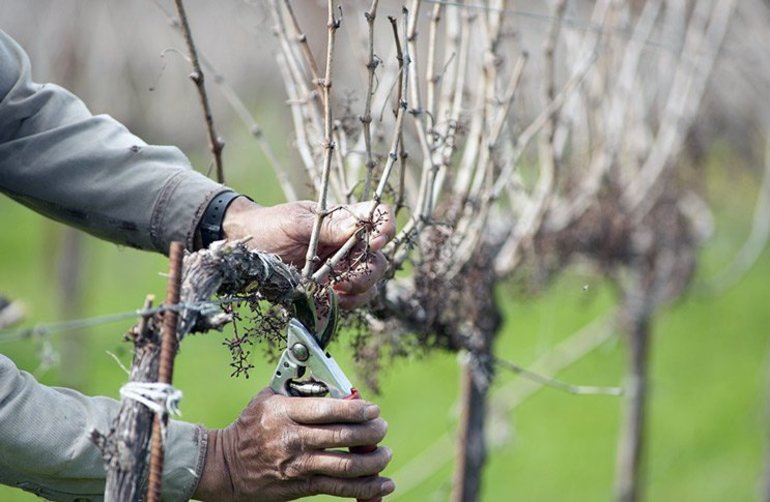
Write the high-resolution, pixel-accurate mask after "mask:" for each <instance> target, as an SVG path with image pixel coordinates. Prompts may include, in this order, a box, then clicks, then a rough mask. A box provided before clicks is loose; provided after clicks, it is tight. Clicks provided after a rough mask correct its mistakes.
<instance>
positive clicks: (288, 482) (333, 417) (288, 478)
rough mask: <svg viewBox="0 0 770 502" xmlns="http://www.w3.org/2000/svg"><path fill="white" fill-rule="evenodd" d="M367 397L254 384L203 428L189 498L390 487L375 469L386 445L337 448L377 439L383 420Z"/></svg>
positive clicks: (274, 496) (375, 492) (384, 460)
mask: <svg viewBox="0 0 770 502" xmlns="http://www.w3.org/2000/svg"><path fill="white" fill-rule="evenodd" d="M379 414H380V410H379V408H378V407H377V406H376V405H374V404H371V403H369V402H367V401H362V400H350V401H347V400H342V399H330V398H309V397H307V398H304V397H303V398H299V397H286V396H282V395H279V394H275V393H274V392H273V391H272V390H270V389H265V390H263V391H262V392H260V393H259V394H258V395H257V396H256V397H255V398H254V399H252V401H251V402H250V403H249V405H248V406H247V407H246V409H245V410H243V412H242V413H241V416H240V417H238V419H237V420H236V421H235V422H233V423H232V424H231V425H230V426H229V427H227V428H225V429H221V430H210V431H208V450H207V452H206V461H205V464H204V467H203V473H202V475H201V479H200V482H199V484H198V489H197V490H196V492H195V495H194V498H196V499H198V500H203V501H214V500H216V501H239V502H240V501H256V500H259V501H283V500H292V499H296V498H300V497H307V496H311V495H319V494H325V495H335V496H338V497H348V498H359V499H370V498H375V497H381V496H384V495H387V494H389V493H391V492H393V490H394V489H395V485H394V484H393V481H391V480H390V479H387V478H383V477H380V476H377V474H378V473H379V472H381V471H382V470H383V469H384V468H385V466H387V464H388V462H390V457H391V452H390V450H389V449H388V448H383V447H379V448H377V449H376V450H375V451H373V452H371V453H348V452H347V451H340V450H341V449H343V448H348V447H350V446H364V445H370V444H377V443H379V442H380V441H382V439H383V438H384V437H385V433H386V432H387V428H388V426H387V423H386V422H385V421H384V420H383V419H381V418H379Z"/></svg>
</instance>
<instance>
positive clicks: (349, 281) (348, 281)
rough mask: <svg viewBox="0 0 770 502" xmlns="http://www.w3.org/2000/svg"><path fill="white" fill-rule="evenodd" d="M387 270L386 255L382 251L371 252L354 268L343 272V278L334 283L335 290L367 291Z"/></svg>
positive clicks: (344, 292)
mask: <svg viewBox="0 0 770 502" xmlns="http://www.w3.org/2000/svg"><path fill="white" fill-rule="evenodd" d="M387 270H388V260H387V258H385V255H384V254H382V253H380V252H377V253H370V254H369V255H368V256H367V257H366V259H365V260H362V262H361V263H359V264H357V265H356V266H355V267H354V268H353V269H352V270H348V271H345V272H344V273H343V274H341V280H340V282H338V283H337V284H335V285H334V290H335V291H336V292H337V293H340V294H346V295H357V294H361V293H365V292H366V291H368V290H369V289H371V288H372V286H374V285H375V284H376V283H377V281H378V280H380V278H381V277H382V276H383V275H384V274H385V272H386V271H387Z"/></svg>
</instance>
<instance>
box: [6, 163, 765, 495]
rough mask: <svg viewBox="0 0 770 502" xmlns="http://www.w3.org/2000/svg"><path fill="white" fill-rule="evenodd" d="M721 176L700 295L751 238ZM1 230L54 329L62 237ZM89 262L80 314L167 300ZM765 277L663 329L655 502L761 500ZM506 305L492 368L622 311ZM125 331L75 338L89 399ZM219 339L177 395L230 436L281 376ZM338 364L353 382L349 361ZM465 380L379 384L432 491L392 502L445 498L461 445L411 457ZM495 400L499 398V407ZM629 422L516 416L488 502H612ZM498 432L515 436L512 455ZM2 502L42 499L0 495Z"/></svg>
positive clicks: (394, 435) (585, 379)
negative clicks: (247, 365)
mask: <svg viewBox="0 0 770 502" xmlns="http://www.w3.org/2000/svg"><path fill="white" fill-rule="evenodd" d="M232 157H233V158H231V159H230V161H231V162H232V163H234V164H238V163H241V164H247V160H248V164H249V165H253V163H254V162H255V161H254V159H258V157H257V156H256V154H255V153H254V152H234V153H232ZM249 169H251V167H250V168H249ZM721 173H722V171H716V170H714V172H713V174H715V175H716V178H715V179H716V181H715V186H716V187H718V190H717V191H715V193H716V194H718V196H719V197H718V198H717V197H716V196H715V200H714V203H715V206H716V207H717V211H718V216H719V218H718V227H717V228H718V232H717V235H716V237H715V239H714V240H713V241H712V242H711V243H710V244H709V246H708V247H707V248H706V249H705V251H704V253H703V266H702V270H701V272H700V275H699V280H700V281H701V282H702V281H705V280H706V279H707V278H708V277H711V276H713V275H714V274H715V273H716V272H717V271H718V270H720V269H721V267H722V266H723V265H724V264H725V263H726V262H727V261H728V260H729V258H730V257H731V255H732V253H733V252H734V251H735V249H736V247H737V246H738V245H739V244H740V242H741V241H740V239H742V238H744V237H745V235H746V233H747V231H748V228H747V223H746V221H747V215H748V214H749V213H750V210H751V204H752V198H753V192H752V190H753V189H752V187H751V182H750V180H749V179H748V178H746V177H745V176H742V175H740V173H738V174H736V173H730V174H721ZM728 176H729V178H728ZM234 178H235V183H234V184H235V185H236V187H242V189H243V190H244V191H247V192H249V193H251V194H254V195H257V196H258V195H260V194H265V196H264V198H262V199H261V200H264V201H266V202H277V201H278V197H277V196H276V195H275V194H276V193H277V191H276V190H275V184H274V182H272V181H271V179H272V177H271V176H270V175H269V174H265V175H264V176H261V177H259V179H261V180H262V184H261V185H260V186H258V187H248V186H246V185H247V183H249V180H253V179H255V174H253V173H249V172H248V171H244V172H242V173H237V174H236V175H235V177H234ZM727 179H730V180H731V181H730V183H729V184H727V183H726V180H727ZM748 194H751V195H750V196H749V195H748ZM0 221H2V222H3V224H4V229H6V228H12V231H7V230H6V231H4V232H1V233H0V250H1V252H2V257H3V259H2V260H0V292H2V293H4V294H6V295H9V296H11V297H13V298H18V299H21V300H23V301H24V302H25V303H26V304H27V306H28V307H29V316H28V317H29V322H42V321H51V320H57V319H58V314H57V307H56V305H57V293H56V286H55V285H56V279H55V277H56V272H55V271H56V268H55V265H54V263H55V259H56V255H57V253H56V248H55V241H56V239H55V236H56V235H57V234H58V233H60V232H61V228H60V227H59V225H57V224H52V223H49V222H45V221H44V220H43V219H42V218H40V217H38V216H36V215H34V214H33V213H31V212H30V211H28V210H26V209H24V208H22V207H20V206H18V205H16V204H14V203H12V201H10V200H9V199H6V198H0ZM85 259H86V269H87V272H86V273H85V284H86V288H85V305H86V307H85V312H84V313H83V315H88V316H91V315H98V314H104V313H108V312H116V311H126V310H132V309H135V308H136V307H138V306H139V305H140V304H141V302H142V300H143V298H144V295H145V294H146V293H148V292H153V293H155V294H156V295H157V296H158V297H161V296H162V292H163V290H164V278H163V277H162V276H161V275H160V274H159V272H163V271H164V270H165V269H166V263H165V259H163V258H162V257H159V256H153V255H150V254H147V253H142V252H139V251H135V250H132V249H125V248H119V247H116V246H114V245H111V244H107V243H103V242H99V241H97V240H96V239H93V238H90V237H89V238H87V240H86V249H85ZM769 277H770V253H768V252H765V254H764V255H763V256H762V257H761V259H760V260H759V262H758V263H756V264H755V266H754V267H753V268H752V269H751V271H750V273H749V274H748V275H747V276H746V277H744V278H743V280H742V281H741V282H740V283H739V284H737V285H736V286H735V287H733V288H731V289H730V290H728V291H727V292H726V293H725V294H724V295H722V296H720V297H716V298H714V297H708V296H706V295H705V294H703V293H702V291H704V289H703V288H701V287H699V286H696V288H695V289H694V290H693V291H692V293H691V294H690V295H689V296H688V297H686V298H684V299H683V300H681V301H680V302H679V303H677V304H676V305H673V306H671V307H669V308H666V309H664V310H663V311H662V312H660V314H659V315H658V317H657V318H656V321H655V324H654V329H655V336H654V341H653V345H652V391H653V394H652V398H651V403H650V427H649V432H650V443H649V450H648V456H647V459H646V466H647V479H648V486H647V489H646V493H647V499H648V500H655V501H658V500H664V501H668V500H698V501H724V500H752V499H754V498H755V496H756V494H757V493H758V489H759V486H760V484H759V482H760V473H761V467H762V452H763V437H764V436H763V422H764V421H765V416H764V414H763V407H764V405H765V399H764V396H765V395H766V394H767V388H766V380H767V378H766V375H767V362H768V361H767V354H768V335H770V308H768V301H767V291H768V286H767V284H768V278H769ZM584 285H588V286H589V287H588V290H585V288H584V287H583V286H584ZM498 296H499V299H500V301H501V303H502V305H503V307H504V311H505V314H506V321H505V325H504V327H503V330H502V334H501V336H500V338H499V342H498V345H497V349H498V354H499V355H501V356H502V357H505V358H506V359H509V360H511V361H514V362H517V363H520V364H529V363H531V362H532V361H534V360H536V359H537V358H538V357H540V356H542V355H543V354H546V353H548V351H549V350H550V349H551V348H552V347H553V346H554V345H555V344H557V343H558V342H559V341H561V340H563V339H565V338H567V337H568V336H570V334H572V333H573V332H575V331H576V330H577V329H579V328H580V327H582V326H583V325H584V324H586V323H588V322H590V321H591V320H592V319H594V318H596V317H597V316H599V315H601V314H603V313H605V312H607V311H608V310H609V309H610V308H611V307H612V305H613V302H614V298H613V294H612V291H611V290H610V289H609V288H608V287H607V286H606V285H605V284H603V283H601V282H598V281H596V280H595V279H594V278H591V277H585V276H581V275H579V274H577V273H572V274H570V275H566V276H564V277H562V278H561V279H559V280H558V281H557V282H556V283H555V284H553V285H552V286H551V287H550V288H549V290H548V291H547V292H546V293H544V294H543V295H542V296H541V297H539V298H536V299H531V300H523V299H520V298H518V297H517V295H516V294H515V292H513V290H512V288H509V287H502V288H500V290H499V291H498ZM130 324H131V322H119V323H115V324H111V325H104V326H98V327H94V328H90V329H89V330H87V332H85V333H81V334H76V335H69V336H75V337H78V339H80V340H82V344H83V347H84V349H83V355H82V360H80V361H78V364H80V365H82V366H83V367H84V371H85V374H86V375H87V379H86V380H85V381H83V382H82V383H81V384H80V385H79V388H80V390H82V391H84V392H86V393H90V394H105V395H110V396H113V397H114V396H116V395H117V390H118V388H119V386H120V385H121V383H122V382H123V381H124V380H125V375H124V374H123V373H122V371H121V370H120V369H119V368H118V366H117V365H116V363H115V362H114V361H113V360H112V359H111V357H109V356H108V355H107V354H106V353H105V351H107V350H109V351H112V352H115V353H117V354H119V355H120V356H121V359H122V360H123V361H124V362H125V363H128V361H129V357H130V356H129V347H128V346H127V345H126V344H125V343H124V342H122V341H121V335H122V333H123V332H124V331H125V330H126V329H127V328H128V327H129V326H130ZM221 340H222V335H220V334H210V335H206V336H193V337H190V338H188V339H187V340H186V341H185V342H184V344H183V346H182V352H181V353H180V355H179V358H178V360H177V361H178V363H177V369H176V373H175V383H176V385H177V386H178V387H180V388H181V389H182V390H183V391H184V400H183V402H182V410H183V412H184V418H185V419H186V420H190V421H195V422H202V423H204V424H206V425H207V426H209V427H220V426H224V425H226V424H227V423H229V422H230V421H231V420H232V419H233V418H234V417H235V416H236V415H237V413H238V412H239V410H240V409H241V408H242V407H243V406H244V405H245V404H246V402H247V401H248V400H249V398H250V397H251V395H252V394H254V393H256V392H257V391H258V390H259V389H261V388H262V387H264V386H265V385H266V384H267V382H268V378H269V375H270V373H271V370H272V368H271V365H270V364H267V363H264V364H262V363H261V361H262V358H261V355H260V354H257V357H256V358H255V363H256V366H257V369H256V370H255V371H254V372H253V374H252V376H251V378H250V379H248V380H246V379H232V378H229V376H228V374H229V368H228V362H229V358H228V355H227V352H226V350H225V348H224V347H222V346H221ZM36 349H37V346H36V344H35V343H32V342H29V341H24V342H14V343H6V344H2V345H0V351H2V353H4V354H6V355H8V356H9V357H11V358H12V359H14V360H15V361H16V362H17V364H18V365H19V366H20V367H21V368H23V369H26V370H34V369H35V368H36V367H37V365H38V359H37V355H36ZM333 350H334V351H335V354H336V355H337V358H338V360H339V361H340V362H341V364H342V365H343V367H345V368H348V370H349V371H348V372H349V373H350V374H351V375H353V374H354V373H353V371H352V365H351V362H350V353H349V351H348V350H347V348H346V347H344V345H343V346H339V347H336V348H334V349H333ZM623 367H624V351H623V346H622V343H620V342H619V341H618V340H617V339H615V340H613V341H610V342H608V343H606V344H604V345H603V346H601V347H600V348H599V349H597V350H596V351H594V352H592V353H591V354H589V355H588V356H587V357H585V358H583V359H582V360H580V361H579V362H578V363H576V364H575V365H573V366H571V367H569V368H567V369H566V370H565V371H563V372H561V373H560V374H559V378H561V379H563V380H565V381H568V382H570V383H576V384H592V385H619V384H620V383H621V380H622V373H623ZM67 372H68V368H66V367H60V368H57V369H54V370H51V371H49V372H47V373H45V374H43V375H42V376H41V380H42V381H43V382H44V383H47V384H57V383H60V382H62V381H65V378H66V375H67V374H68V373H67ZM517 378H519V377H517V376H515V375H513V374H511V373H505V372H500V373H499V376H498V379H497V381H496V383H495V391H496V392H504V389H506V388H509V387H507V386H506V384H507V383H508V382H510V381H512V380H514V379H517ZM458 380H459V375H458V369H457V361H456V356H454V355H451V354H433V355H431V356H430V357H427V358H422V359H417V358H415V359H410V360H400V361H397V362H396V363H395V364H394V366H393V367H391V368H389V369H387V370H386V371H385V372H384V374H383V376H382V390H383V393H382V395H381V396H379V397H376V399H375V400H376V401H377V402H378V403H379V404H380V406H381V408H382V410H383V416H384V417H385V418H386V419H387V420H388V422H389V424H390V433H389V435H388V438H387V441H386V443H387V444H388V445H389V446H390V447H391V448H392V449H393V450H394V459H393V462H392V466H391V467H390V468H389V471H388V472H389V473H391V474H399V475H400V477H399V479H400V480H402V481H404V482H406V480H407V478H408V477H418V478H421V479H422V481H421V482H420V483H417V484H416V485H415V486H414V488H413V489H411V490H410V491H408V492H405V493H402V494H401V495H399V494H398V493H397V494H396V495H394V496H393V497H392V499H393V500H405V501H410V500H415V501H422V500H445V499H446V498H447V494H448V491H449V486H450V481H451V473H452V450H451V446H450V447H447V448H444V449H441V448H438V449H435V448H434V450H431V451H432V454H431V455H430V457H429V458H427V459H426V460H425V461H424V462H422V463H421V465H419V466H417V467H416V468H414V469H410V471H409V472H405V471H403V470H402V469H403V468H404V467H405V466H408V465H411V466H413V467H414V465H413V464H411V463H410V461H411V460H412V459H414V458H416V457H417V456H419V455H420V454H423V453H424V452H425V451H426V449H428V448H431V447H432V446H433V445H435V443H436V441H437V440H438V439H439V438H441V437H443V436H445V435H446V434H451V433H452V431H453V429H454V426H455V423H456V420H457V417H456V415H457V413H456V400H457V383H458ZM497 396H498V397H495V398H494V400H499V399H500V397H499V396H500V394H497ZM370 397H371V396H370ZM619 411H620V401H619V399H618V398H614V397H608V396H574V395H569V394H565V393H563V392H560V391H557V390H553V389H544V390H541V391H539V392H538V393H536V394H535V395H534V396H533V397H531V398H530V399H528V400H527V401H525V402H524V403H522V404H521V405H520V406H518V407H517V408H516V409H515V410H514V411H513V412H512V413H511V414H508V415H499V414H497V415H496V417H497V419H498V421H499V423H500V424H504V425H505V426H506V427H500V426H496V427H494V429H495V432H496V437H497V438H498V439H496V440H495V444H494V445H493V447H492V448H491V451H490V454H489V464H488V468H487V469H486V471H485V475H484V492H483V497H482V500H485V501H498V500H514V499H515V500H535V501H571V500H574V501H602V500H610V499H611V493H612V480H613V466H614V455H615V441H616V435H617V430H618V423H619ZM1 426H2V425H1V424H0V427H1ZM504 433H507V434H504ZM501 434H502V435H504V436H506V437H507V439H506V441H504V442H502V443H500V442H499V438H500V437H501ZM399 479H397V480H396V481H397V482H398V481H399ZM0 500H3V501H11V502H13V501H27V500H37V499H36V498H35V497H34V496H32V495H29V494H25V493H23V492H21V491H19V490H16V489H12V488H7V487H0Z"/></svg>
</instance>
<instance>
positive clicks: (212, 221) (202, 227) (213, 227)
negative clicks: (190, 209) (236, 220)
mask: <svg viewBox="0 0 770 502" xmlns="http://www.w3.org/2000/svg"><path fill="white" fill-rule="evenodd" d="M238 197H241V194H239V193H238V192H233V191H232V190H229V191H227V192H222V193H220V194H218V195H217V196H216V197H214V198H213V199H211V202H209V205H208V206H207V207H206V210H205V211H204V212H203V217H202V218H201V221H200V223H198V232H199V235H200V239H201V240H200V242H201V247H202V248H207V247H209V245H210V244H211V243H212V242H214V241H218V240H221V239H222V238H223V235H222V221H223V220H224V219H225V212H227V208H228V206H229V205H230V204H231V203H232V202H233V201H234V200H235V199H237V198H238Z"/></svg>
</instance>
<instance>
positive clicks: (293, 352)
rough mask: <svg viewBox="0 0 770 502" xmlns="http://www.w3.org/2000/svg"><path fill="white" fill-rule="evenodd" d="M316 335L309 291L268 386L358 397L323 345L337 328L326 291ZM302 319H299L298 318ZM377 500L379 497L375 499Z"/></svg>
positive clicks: (366, 449)
mask: <svg viewBox="0 0 770 502" xmlns="http://www.w3.org/2000/svg"><path fill="white" fill-rule="evenodd" d="M326 317H327V320H326V323H325V325H324V326H323V329H322V330H321V333H320V335H319V336H316V335H315V334H314V332H313V331H311V329H313V330H314V329H316V328H317V327H318V325H319V324H320V321H319V318H318V316H317V314H316V310H315V305H314V302H313V299H312V297H311V296H310V295H304V294H302V297H301V298H300V297H298V298H297V299H296V301H295V317H293V318H292V319H290V320H289V327H288V333H287V337H286V349H284V351H283V354H281V358H280V359H279V360H278V366H277V367H276V369H275V371H274V372H273V378H272V380H271V381H270V388H271V389H273V390H274V391H275V392H277V393H279V394H283V395H286V396H299V397H323V396H326V395H328V396H329V397H332V398H336V399H360V397H361V395H360V394H359V392H358V390H357V389H356V388H355V387H353V385H352V384H351V383H350V380H348V378H347V377H346V376H345V373H344V372H343V371H342V369H341V368H340V367H339V365H338V364H337V361H335V360H334V358H333V357H332V356H331V354H329V353H328V352H327V351H326V350H325V349H326V345H327V344H328V343H329V341H330V340H331V338H332V336H333V335H334V333H335V332H336V330H337V322H338V319H339V307H338V303H337V296H336V295H335V294H334V293H333V292H330V293H329V312H328V315H327V316H326ZM300 319H301V320H300ZM376 449H377V445H367V446H352V447H350V451H351V453H370V452H373V451H374V450H376ZM378 500H379V499H378Z"/></svg>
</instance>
